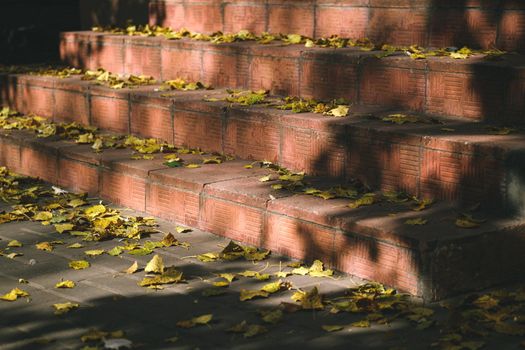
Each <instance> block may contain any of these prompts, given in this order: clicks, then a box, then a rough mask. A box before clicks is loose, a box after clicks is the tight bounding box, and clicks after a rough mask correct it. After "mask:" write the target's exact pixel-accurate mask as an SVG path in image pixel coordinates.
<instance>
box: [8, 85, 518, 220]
mask: <svg viewBox="0 0 525 350" xmlns="http://www.w3.org/2000/svg"><path fill="white" fill-rule="evenodd" d="M12 80H13V81H11V84H7V85H2V86H4V87H5V88H4V89H3V90H2V91H5V94H6V95H7V94H9V92H11V93H12V95H11V96H8V99H6V100H4V104H9V105H11V106H12V107H14V108H16V109H18V110H20V111H23V112H26V113H29V112H34V113H36V114H38V115H41V116H44V117H49V118H53V119H54V120H55V121H68V122H71V121H76V122H80V123H85V124H91V125H95V126H98V127H101V128H103V129H106V130H109V131H114V132H120V133H128V132H130V131H131V132H132V133H134V134H137V135H141V136H145V137H155V138H161V139H164V140H166V141H168V142H172V143H174V144H176V145H185V146H188V147H195V148H201V149H203V150H206V151H215V152H221V153H226V154H232V155H235V156H237V157H240V158H244V159H254V160H270V161H272V162H276V163H279V164H281V165H282V166H285V167H288V168H290V169H293V170H296V171H306V173H308V174H312V175H323V176H329V177H335V178H340V179H352V178H359V179H362V180H363V181H365V182H366V184H367V185H369V186H371V187H372V188H379V189H385V190H404V191H407V192H408V193H411V194H414V195H417V196H420V197H431V198H436V199H446V200H451V201H458V202H461V203H473V202H483V203H485V204H486V205H488V206H491V207H494V208H495V209H498V210H504V211H514V212H522V210H521V208H522V207H523V206H524V205H523V199H522V197H523V196H521V195H519V194H517V193H520V192H519V189H522V188H525V185H523V184H522V180H521V175H519V174H521V171H522V170H521V169H522V166H521V165H520V164H523V163H522V162H520V161H516V160H512V159H513V157H514V158H516V157H519V156H520V155H521V154H523V153H524V152H523V151H516V152H514V153H509V152H508V151H506V150H505V149H500V148H497V147H494V146H493V145H492V144H491V143H490V141H488V142H485V143H484V144H480V145H475V144H471V143H469V142H463V141H461V140H450V139H447V138H446V137H443V136H441V137H432V136H420V135H422V133H423V134H424V132H425V131H424V129H422V130H421V131H419V132H416V131H412V132H409V133H408V134H405V133H403V131H401V130H404V129H399V128H401V127H399V126H394V125H389V124H385V123H380V122H376V124H374V125H375V127H373V128H371V125H369V124H366V123H364V122H363V123H362V122H360V121H359V119H354V118H345V119H337V118H327V117H323V116H318V115H311V114H286V113H283V112H280V111H275V112H271V111H267V110H266V111H264V110H261V109H256V108H255V109H253V108H252V109H244V108H235V107H230V108H226V105H224V104H222V103H204V102H203V101H202V96H203V95H193V97H191V96H190V97H188V95H185V94H186V93H179V94H178V97H173V99H169V98H160V97H159V93H157V94H155V93H144V92H141V91H137V90H136V91H133V90H111V89H108V88H104V87H97V86H89V85H82V84H83V82H80V81H79V80H78V79H72V80H57V79H53V78H41V77H23V78H22V77H19V78H18V79H14V78H12ZM15 80H17V81H15ZM15 85H16V87H14V86H15ZM79 85H80V87H79ZM68 86H72V88H68ZM64 89H65V90H64ZM149 89H150V90H151V89H152V88H149ZM139 90H140V89H139ZM130 91H131V92H130ZM66 102H67V103H66ZM420 127H421V126H420ZM374 129H375V130H374ZM482 132H483V131H482ZM487 137H488V136H487ZM513 154H514V155H513ZM516 174H517V175H516ZM517 191H518V192H517Z"/></svg>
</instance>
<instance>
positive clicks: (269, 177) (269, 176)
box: [259, 174, 272, 182]
mask: <svg viewBox="0 0 525 350" xmlns="http://www.w3.org/2000/svg"><path fill="white" fill-rule="evenodd" d="M271 180H272V175H270V174H268V175H265V176H263V177H261V178H259V181H260V182H268V181H271Z"/></svg>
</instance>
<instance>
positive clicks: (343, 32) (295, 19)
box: [149, 0, 525, 51]
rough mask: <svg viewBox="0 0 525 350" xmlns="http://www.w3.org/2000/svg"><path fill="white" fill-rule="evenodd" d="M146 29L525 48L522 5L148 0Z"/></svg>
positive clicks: (524, 7)
mask: <svg viewBox="0 0 525 350" xmlns="http://www.w3.org/2000/svg"><path fill="white" fill-rule="evenodd" d="M149 23H150V24H152V25H154V24H158V25H164V26H171V27H172V28H174V29H179V28H181V27H186V28H189V29H191V30H194V31H201V32H210V33H211V32H216V31H222V32H237V31H239V30H243V29H247V30H251V31H254V32H258V33H260V32H263V31H266V32H271V33H298V34H302V35H305V36H308V37H316V38H317V37H328V36H330V35H334V34H335V35H340V36H344V37H351V38H354V39H358V38H364V37H368V38H370V39H372V40H374V41H378V42H387V43H392V44H397V45H413V44H418V45H422V46H442V47H446V46H459V45H468V46H471V47H483V48H492V47H498V48H501V49H506V50H520V51H523V50H525V44H524V42H525V40H523V39H524V38H525V5H523V4H522V3H521V2H519V1H512V2H509V1H504V2H501V3H500V2H497V1H489V2H479V1H478V2H474V3H468V4H465V3H463V2H461V3H460V2H457V1H456V2H454V1H445V2H443V1H434V0H429V1H418V2H413V1H396V2H392V1H381V0H379V1H372V2H368V1H301V2H290V1H285V0H277V1H271V2H268V3H264V4H261V3H260V2H256V1H229V0H228V1H226V0H224V1H211V2H202V1H199V2H191V1H190V2H184V1H171V0H168V1H166V0H156V1H152V2H150V4H149Z"/></svg>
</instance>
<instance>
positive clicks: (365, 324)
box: [350, 320, 370, 328]
mask: <svg viewBox="0 0 525 350" xmlns="http://www.w3.org/2000/svg"><path fill="white" fill-rule="evenodd" d="M350 326H352V327H360V328H368V327H370V321H368V320H361V321H357V322H352V323H350Z"/></svg>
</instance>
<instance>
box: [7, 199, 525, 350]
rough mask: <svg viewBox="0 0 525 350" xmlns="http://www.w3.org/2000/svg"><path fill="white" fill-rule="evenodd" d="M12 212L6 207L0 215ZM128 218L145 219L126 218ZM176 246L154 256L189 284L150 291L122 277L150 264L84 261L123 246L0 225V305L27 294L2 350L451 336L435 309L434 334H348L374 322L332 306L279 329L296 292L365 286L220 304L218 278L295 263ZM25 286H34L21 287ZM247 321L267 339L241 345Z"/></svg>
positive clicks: (208, 241) (10, 307)
mask: <svg viewBox="0 0 525 350" xmlns="http://www.w3.org/2000/svg"><path fill="white" fill-rule="evenodd" d="M7 208H8V206H6V205H4V206H3V208H0V210H2V209H7ZM123 213H124V214H126V215H139V214H138V213H134V212H131V211H128V210H125V209H124V210H123ZM159 224H160V228H161V230H163V231H165V232H167V231H170V232H174V231H175V230H174V228H175V225H174V224H173V223H167V222H162V221H160V220H159ZM175 236H176V238H177V239H178V240H180V241H183V242H187V243H189V244H190V248H189V249H185V248H182V247H178V246H175V247H169V248H158V249H156V250H155V253H157V254H159V255H160V256H162V257H163V259H164V263H165V265H166V266H169V265H175V266H176V267H177V268H178V269H180V270H182V271H183V273H184V276H185V279H186V280H187V283H177V284H173V285H167V286H166V288H165V289H163V290H153V289H148V288H144V287H140V286H138V284H137V283H138V282H139V281H140V280H142V278H144V275H145V273H144V271H141V270H139V271H138V272H136V273H134V274H126V273H123V272H122V271H123V270H125V269H126V268H128V267H129V266H130V265H131V264H132V263H133V262H134V261H135V260H137V261H138V263H139V266H140V267H141V268H144V266H145V265H146V264H147V262H148V261H149V260H150V259H151V258H152V256H153V255H154V254H151V255H147V256H132V255H129V254H126V253H124V254H122V255H120V256H118V257H114V256H110V255H107V254H103V255H100V256H96V257H91V258H89V257H88V258H86V256H85V254H84V251H85V250H88V249H106V250H109V249H111V248H113V247H114V246H116V245H117V244H121V242H118V241H117V240H109V241H102V242H83V241H82V240H81V239H80V238H78V237H74V236H70V235H67V234H58V233H56V232H55V230H54V229H53V227H52V226H43V225H41V224H40V223H38V222H28V221H25V222H11V223H5V224H2V225H0V239H1V240H0V250H3V251H4V253H9V252H19V253H23V255H22V256H18V257H15V258H14V259H9V258H6V257H0V295H3V294H5V293H7V292H9V291H10V290H11V289H12V288H15V287H18V288H21V289H23V290H25V291H27V292H28V293H29V294H30V297H29V298H19V299H18V300H16V301H13V302H7V301H2V300H0V349H2V350H4V349H5V350H7V349H83V348H85V349H102V348H103V340H93V341H90V342H82V341H81V337H82V335H85V334H86V333H88V332H89V330H90V329H97V330H100V331H106V332H110V331H119V330H121V331H123V332H124V334H123V335H121V334H116V336H117V338H116V339H124V340H118V341H117V342H116V343H115V341H113V343H111V341H110V342H108V343H106V345H108V346H109V347H111V346H114V348H117V345H118V342H119V341H120V342H123V344H124V343H127V340H129V341H131V342H132V344H133V348H141V349H262V348H268V347H272V348H276V349H281V348H304V349H328V348H329V349H339V348H340V349H343V348H344V349H348V348H351V349H398V350H399V349H427V348H429V346H430V344H431V343H433V342H436V341H437V340H438V339H439V338H440V337H442V336H443V335H444V334H447V333H446V329H447V326H448V322H450V319H449V315H448V314H447V312H446V311H445V309H443V308H442V307H439V306H438V305H431V306H430V307H431V308H433V309H434V310H435V311H436V314H435V315H433V316H431V317H429V319H432V320H435V321H436V322H437V325H433V326H431V327H430V328H428V329H425V330H417V329H416V324H415V323H414V322H411V321H409V320H408V319H407V318H406V317H399V318H397V319H395V320H392V321H391V322H389V324H386V325H385V324H383V325H381V324H376V323H372V326H371V327H369V328H361V327H355V326H350V324H351V323H353V322H356V321H360V320H363V319H365V318H366V317H370V314H369V313H368V314H367V313H352V312H339V313H337V314H335V313H332V312H330V310H331V307H329V306H327V307H325V309H324V310H317V311H315V310H300V311H297V312H287V311H286V310H285V312H284V316H283V318H282V319H281V320H280V321H279V322H277V323H276V324H269V323H265V322H264V321H263V320H262V319H261V315H260V311H261V310H276V309H278V308H279V305H280V303H281V302H283V301H284V302H288V303H293V301H292V300H291V299H290V296H291V295H292V294H293V293H294V292H295V291H296V289H302V290H311V288H313V287H314V286H316V287H318V288H319V291H320V293H321V294H323V295H324V296H325V300H327V299H328V298H334V297H337V296H343V295H344V294H345V292H346V291H348V288H349V287H355V286H357V285H360V284H362V283H364V281H361V280H358V279H356V278H352V277H349V276H342V275H337V274H336V276H335V277H334V278H326V277H325V278H314V277H310V276H299V275H293V276H288V277H286V278H284V279H283V280H286V281H289V282H290V283H291V284H292V286H293V289H292V290H285V291H281V292H278V293H275V294H272V295H271V296H270V297H269V298H265V299H264V298H263V299H254V300H250V301H244V302H241V301H239V293H240V291H241V289H243V288H245V289H250V290H256V289H259V288H261V287H262V286H263V285H265V284H267V283H269V282H272V281H276V280H277V278H276V277H272V279H271V280H269V281H258V280H256V279H253V278H247V277H238V279H236V280H235V281H233V283H232V284H231V285H230V287H228V288H225V289H224V290H225V291H226V293H225V294H224V295H222V296H213V297H210V296H203V295H202V292H203V290H204V289H206V288H209V287H210V286H211V283H212V282H213V281H219V280H221V279H220V278H218V277H217V274H218V273H224V272H230V273H238V272H242V271H245V270H255V271H261V273H274V272H277V271H279V269H280V268H281V269H282V270H285V271H290V270H291V268H290V267H286V264H287V263H289V261H287V260H286V259H284V258H282V257H279V256H271V257H270V258H269V259H266V260H263V261H260V262H257V263H254V262H250V261H245V260H237V261H219V262H208V263H205V262H201V261H199V260H197V259H196V258H195V255H197V254H202V253H206V252H217V251H220V250H221V249H223V248H224V247H225V246H226V245H227V244H228V241H227V240H225V239H222V238H220V237H217V236H214V235H212V234H209V233H205V232H201V231H198V230H193V231H191V232H188V233H175ZM162 237H163V234H161V233H157V234H154V235H152V236H151V237H147V238H144V239H143V240H142V241H145V240H152V241H155V240H161V239H162ZM13 239H16V240H18V241H20V242H21V243H22V244H23V246H22V247H18V248H9V249H7V248H6V245H7V243H8V242H9V241H11V240H13ZM53 240H61V241H63V242H64V244H60V245H55V248H54V250H53V251H51V252H47V251H42V250H38V249H36V248H35V244H36V243H38V242H42V241H53ZM75 242H80V243H82V244H83V245H84V248H81V249H70V248H67V246H68V245H70V244H72V243H75ZM78 259H87V260H89V261H90V263H91V267H90V268H87V269H84V270H73V269H70V268H69V267H68V262H69V261H71V260H78ZM280 266H281V267H280ZM21 278H22V279H25V280H27V281H28V282H29V283H27V284H25V283H19V279H21ZM61 279H64V280H66V279H69V280H73V281H75V282H76V284H77V285H76V287H75V288H73V289H57V288H54V286H55V284H56V283H57V282H59V281H60V280H61ZM67 301H70V302H74V303H78V304H80V307H79V308H78V309H76V310H72V311H70V312H68V313H65V314H63V315H55V314H54V309H53V307H52V305H53V304H55V303H63V302H67ZM296 304H297V303H296ZM410 305H411V306H410V307H412V308H416V307H418V306H419V305H417V304H416V303H415V304H412V302H410ZM281 308H282V306H281ZM524 311H525V310H524ZM203 314H213V319H212V321H211V322H209V323H208V324H207V325H201V326H196V327H194V328H190V329H184V328H181V327H179V326H177V325H176V323H177V322H179V321H181V320H188V319H191V318H193V317H196V316H200V315H203ZM242 321H247V323H248V324H258V325H262V326H264V327H265V328H266V329H267V330H268V332H266V333H264V334H260V335H256V336H254V337H249V338H245V337H244V335H243V334H242V333H231V332H227V331H226V330H227V329H228V328H230V327H232V326H233V325H235V324H238V323H240V322H242ZM323 325H342V326H344V328H343V329H342V330H339V331H337V332H333V333H330V332H327V331H325V330H323V329H322V326H323ZM106 337H107V338H110V337H111V336H110V335H106ZM173 337H177V338H178V339H177V340H176V341H175V342H166V339H169V338H173ZM480 341H482V342H483V344H482V343H481V342H480V343H478V345H479V346H482V345H485V348H495V347H497V348H498V349H519V348H520V342H521V340H520V338H519V337H502V336H491V337H488V338H487V337H484V338H483V339H482V340H480ZM457 343H458V342H457ZM467 345H468V344H467ZM471 345H472V344H471ZM475 345H476V344H474V345H472V346H471V347H470V349H476V348H477V347H475ZM522 345H523V344H522ZM437 348H443V349H445V348H446V349H462V348H464V349H468V348H469V347H468V346H466V347H465V346H461V347H456V348H453V347H437Z"/></svg>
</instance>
